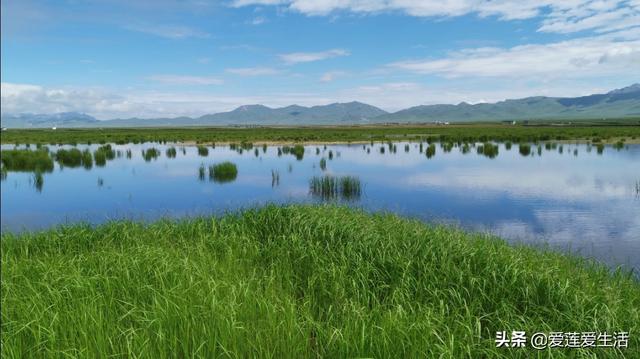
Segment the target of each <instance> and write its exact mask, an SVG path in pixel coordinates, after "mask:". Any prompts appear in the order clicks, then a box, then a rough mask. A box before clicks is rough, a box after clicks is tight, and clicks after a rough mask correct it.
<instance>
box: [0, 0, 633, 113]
mask: <svg viewBox="0 0 640 359" xmlns="http://www.w3.org/2000/svg"><path fill="white" fill-rule="evenodd" d="M556 3H562V4H561V5H558V4H554V2H553V1H548V0H543V1H528V0H522V1H508V0H456V1H429V0H422V1H414V0H344V1H340V0H228V1H204V0H199V1H197V0H193V1H190V0H183V1H170V0H157V1H151V0H140V1H135V0H103V1H100V0H92V1H81V0H73V1H71V0H69V1H34V0H20V1H17V0H14V1H4V0H3V1H2V45H1V46H2V67H1V70H2V112H3V113H23V112H29V113H54V112H66V111H78V112H84V113H88V114H90V115H93V116H96V117H97V118H100V119H108V118H127V117H133V116H136V117H143V118H146V117H159V116H181V115H187V116H199V115H203V114H206V113H213V112H220V111H227V110H231V109H233V108H235V107H237V106H240V105H244V104H252V103H261V104H265V105H268V106H286V105H289V104H300V105H320V104H327V103H331V102H348V101H362V102H366V103H369V104H372V105H375V106H379V107H381V108H383V109H385V110H390V111H394V110H398V109H401V108H406V107H409V106H415V105H420V104H434V103H458V102H461V101H466V102H470V103H477V102H494V101H500V100H503V99H506V98H518V97H525V96H532V95H548V96H576V95H584V94H590V93H595V92H606V91H608V90H611V89H613V88H618V87H624V86H628V85H630V84H632V83H634V82H639V81H640V0H624V1H609V0H567V1H562V2H557V1H556Z"/></svg>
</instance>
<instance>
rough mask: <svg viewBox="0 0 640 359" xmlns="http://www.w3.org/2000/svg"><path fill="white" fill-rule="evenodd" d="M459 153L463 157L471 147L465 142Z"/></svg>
mask: <svg viewBox="0 0 640 359" xmlns="http://www.w3.org/2000/svg"><path fill="white" fill-rule="evenodd" d="M460 151H461V152H462V154H463V155H466V154H467V153H469V152H470V151H471V146H469V144H468V143H466V142H465V143H464V144H463V145H462V147H460Z"/></svg>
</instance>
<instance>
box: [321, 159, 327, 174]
mask: <svg viewBox="0 0 640 359" xmlns="http://www.w3.org/2000/svg"><path fill="white" fill-rule="evenodd" d="M320 169H321V170H323V171H326V170H327V160H326V159H325V158H324V157H322V158H321V159H320Z"/></svg>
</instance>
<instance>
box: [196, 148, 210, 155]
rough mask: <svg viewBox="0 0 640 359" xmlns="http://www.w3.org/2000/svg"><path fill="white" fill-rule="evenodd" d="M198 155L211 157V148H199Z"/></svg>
mask: <svg viewBox="0 0 640 359" xmlns="http://www.w3.org/2000/svg"><path fill="white" fill-rule="evenodd" d="M198 155H199V156H202V157H207V156H209V148H207V146H198Z"/></svg>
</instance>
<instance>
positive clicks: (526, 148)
mask: <svg viewBox="0 0 640 359" xmlns="http://www.w3.org/2000/svg"><path fill="white" fill-rule="evenodd" d="M518 151H519V152H520V154H521V155H523V156H529V155H530V154H531V145H530V144H528V143H521V144H519V145H518Z"/></svg>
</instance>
